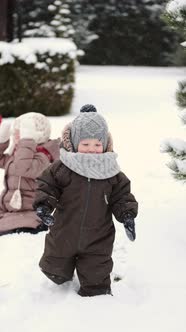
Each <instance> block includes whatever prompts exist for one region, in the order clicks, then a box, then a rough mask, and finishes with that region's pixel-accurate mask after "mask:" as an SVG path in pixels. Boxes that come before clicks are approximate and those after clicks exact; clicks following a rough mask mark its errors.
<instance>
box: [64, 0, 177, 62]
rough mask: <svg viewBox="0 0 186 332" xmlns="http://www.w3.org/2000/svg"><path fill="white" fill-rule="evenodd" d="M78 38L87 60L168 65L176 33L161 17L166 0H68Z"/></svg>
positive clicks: (77, 41) (75, 38)
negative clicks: (172, 31)
mask: <svg viewBox="0 0 186 332" xmlns="http://www.w3.org/2000/svg"><path fill="white" fill-rule="evenodd" d="M66 2H68V4H69V6H70V10H71V15H72V22H73V25H74V28H75V31H76V32H75V35H74V40H75V42H76V44H77V45H78V47H79V48H81V49H83V50H84V51H85V56H84V57H83V58H82V60H81V62H82V63H86V64H103V65H104V64H117V65H154V66H156V65H168V64H170V63H171V62H172V59H171V54H173V53H174V52H175V41H176V39H177V35H176V33H175V34H173V33H171V31H170V30H171V29H170V28H169V27H168V26H167V25H166V24H165V22H164V21H163V20H162V19H161V14H162V12H163V10H164V5H165V3H166V1H162V0H108V1H107V2H106V3H105V1H103V0H102V1H101V0H94V2H92V1H90V0H77V1H75V2H74V1H73V0H67V1H66Z"/></svg>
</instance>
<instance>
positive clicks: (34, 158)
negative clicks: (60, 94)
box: [0, 112, 60, 235]
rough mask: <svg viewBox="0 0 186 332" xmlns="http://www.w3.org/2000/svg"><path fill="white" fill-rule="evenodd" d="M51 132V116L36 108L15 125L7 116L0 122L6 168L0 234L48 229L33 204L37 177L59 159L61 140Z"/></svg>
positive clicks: (1, 160) (1, 163)
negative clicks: (51, 138) (36, 111)
mask: <svg viewBox="0 0 186 332" xmlns="http://www.w3.org/2000/svg"><path fill="white" fill-rule="evenodd" d="M50 132H51V126H50V122H49V120H48V118H47V117H46V116H44V115H43V114H40V113H34V112H30V113H26V114H23V115H21V116H19V117H18V118H16V119H15V120H14V122H13V124H12V126H11V125H10V122H9V121H7V120H5V121H3V122H2V124H1V125H0V168H3V169H4V189H3V188H2V189H3V191H2V193H1V196H0V235H4V234H7V233H12V232H20V231H30V232H31V233H37V232H38V231H41V230H46V229H47V228H46V227H43V225H42V224H41V221H40V219H39V218H38V217H37V216H36V214H35V212H34V211H33V207H32V204H33V200H34V196H35V189H36V182H35V179H36V177H38V176H39V175H40V174H41V173H42V172H43V170H44V169H45V168H47V167H48V166H49V165H50V163H51V162H53V161H54V160H57V159H59V144H60V141H59V139H55V140H50ZM7 148H8V149H7ZM6 150H7V151H6Z"/></svg>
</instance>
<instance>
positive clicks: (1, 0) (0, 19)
mask: <svg viewBox="0 0 186 332" xmlns="http://www.w3.org/2000/svg"><path fill="white" fill-rule="evenodd" d="M7 12H8V0H0V40H3V41H6V40H7Z"/></svg>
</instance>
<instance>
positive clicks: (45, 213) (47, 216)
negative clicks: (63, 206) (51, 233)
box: [36, 205, 54, 226]
mask: <svg viewBox="0 0 186 332" xmlns="http://www.w3.org/2000/svg"><path fill="white" fill-rule="evenodd" d="M36 214H37V216H38V217H39V218H40V219H41V220H42V222H43V224H45V225H47V226H53V225H54V217H53V216H52V215H51V209H50V208H49V207H48V206H46V205H39V206H38V207H37V208H36Z"/></svg>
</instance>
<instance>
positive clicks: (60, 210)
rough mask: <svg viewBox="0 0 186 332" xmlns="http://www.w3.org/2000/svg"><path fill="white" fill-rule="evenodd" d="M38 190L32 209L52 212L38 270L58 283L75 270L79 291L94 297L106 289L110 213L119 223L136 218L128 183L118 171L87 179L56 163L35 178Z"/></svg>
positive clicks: (112, 230) (111, 237)
mask: <svg viewBox="0 0 186 332" xmlns="http://www.w3.org/2000/svg"><path fill="white" fill-rule="evenodd" d="M38 185H39V186H38V189H37V191H36V199H35V203H34V207H35V208H36V207H37V206H39V205H41V204H45V205H49V206H52V207H53V208H56V210H55V214H54V216H55V223H54V226H52V227H51V228H50V232H49V233H48V234H47V235H46V240H45V250H44V254H43V256H42V258H41V260H40V267H41V269H42V271H43V272H44V273H45V274H46V275H47V276H48V277H49V278H50V279H52V280H53V281H54V282H56V283H58V284H60V283H62V282H64V281H67V280H70V279H72V276H73V273H74V269H75V268H76V271H77V274H78V278H79V281H80V285H81V288H80V290H83V291H84V292H85V293H86V292H87V294H90V295H91V294H92V295H97V294H99V291H100V294H102V293H103V290H104V289H105V290H108V289H110V273H111V271H112V267H113V262H112V258H111V254H112V249H113V242H114V237H115V228H114V224H113V220H112V214H114V216H115V218H116V219H117V220H118V221H122V215H123V214H124V213H125V212H126V211H130V213H131V214H132V215H133V216H134V217H136V215H137V205H138V204H137V202H136V200H135V198H134V196H133V195H132V194H131V192H130V181H129V179H128V178H127V177H126V176H125V175H124V173H122V172H119V173H118V174H117V175H116V176H113V177H111V178H109V179H104V180H96V179H88V178H86V177H84V176H81V175H79V174H77V173H75V172H73V171H71V170H70V169H69V168H68V167H66V166H65V165H64V164H63V163H62V162H61V161H56V162H54V163H53V165H51V166H50V167H49V168H48V169H47V170H45V171H44V172H43V174H42V176H40V177H39V178H38Z"/></svg>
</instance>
